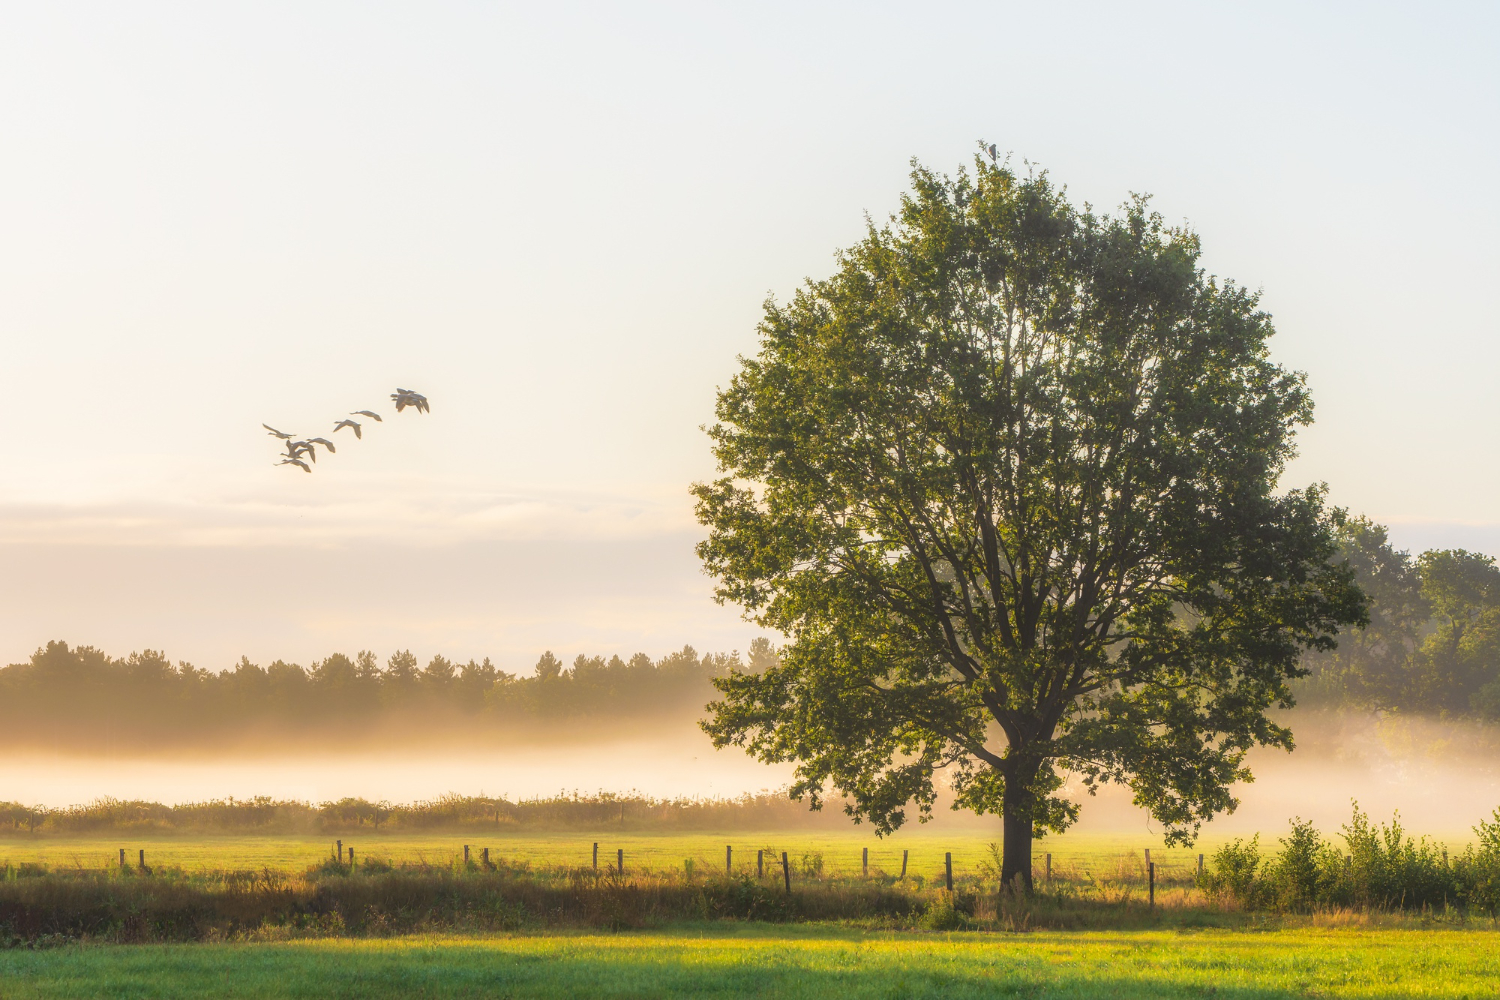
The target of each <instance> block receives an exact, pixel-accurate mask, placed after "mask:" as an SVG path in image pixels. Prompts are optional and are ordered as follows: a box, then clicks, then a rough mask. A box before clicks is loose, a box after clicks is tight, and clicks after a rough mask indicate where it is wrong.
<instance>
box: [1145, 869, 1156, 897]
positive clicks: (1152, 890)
mask: <svg viewBox="0 0 1500 1000" xmlns="http://www.w3.org/2000/svg"><path fill="white" fill-rule="evenodd" d="M1146 886H1147V888H1146V893H1147V897H1148V898H1149V899H1150V901H1151V905H1152V906H1155V905H1156V866H1155V865H1153V864H1148V865H1147V866H1146Z"/></svg>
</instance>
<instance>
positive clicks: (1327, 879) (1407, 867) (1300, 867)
mask: <svg viewBox="0 0 1500 1000" xmlns="http://www.w3.org/2000/svg"><path fill="white" fill-rule="evenodd" d="M1474 832H1475V835H1476V842H1475V843H1473V844H1471V845H1469V847H1468V848H1467V849H1466V850H1465V851H1464V853H1463V854H1461V855H1458V856H1456V857H1449V855H1448V852H1447V851H1446V850H1444V849H1442V848H1441V847H1439V846H1438V845H1437V844H1435V843H1433V842H1432V841H1431V840H1429V839H1428V838H1426V837H1412V836H1410V835H1409V834H1408V833H1407V832H1406V830H1405V829H1404V828H1403V827H1402V826H1401V822H1400V819H1399V817H1393V818H1392V820H1391V822H1390V823H1388V824H1375V823H1372V822H1371V821H1370V818H1369V816H1367V815H1366V814H1365V813H1364V812H1363V811H1361V810H1360V808H1359V806H1358V805H1357V804H1356V805H1355V807H1354V810H1353V815H1352V816H1351V818H1350V820H1349V822H1348V823H1347V824H1345V825H1344V827H1343V829H1342V832H1341V834H1340V835H1339V840H1341V841H1342V844H1340V843H1338V842H1336V841H1334V840H1332V839H1330V838H1328V837H1325V836H1324V835H1323V834H1321V833H1320V832H1319V831H1317V830H1316V829H1314V828H1313V825H1312V824H1311V823H1308V822H1302V821H1293V823H1292V828H1291V831H1290V832H1289V833H1288V834H1287V836H1285V837H1283V838H1281V849H1280V851H1278V852H1277V853H1275V854H1274V855H1272V856H1270V857H1267V856H1265V855H1264V854H1263V853H1262V852H1261V849H1260V840H1259V837H1258V836H1257V837H1252V838H1251V839H1250V840H1248V841H1246V840H1235V841H1232V842H1231V843H1229V844H1226V845H1224V846H1223V847H1222V848H1220V849H1219V850H1218V851H1217V852H1216V853H1215V854H1214V855H1213V858H1212V859H1211V861H1210V863H1209V864H1208V865H1207V866H1206V867H1205V869H1204V872H1203V874H1202V876H1201V877H1200V878H1199V880H1198V884H1199V886H1200V888H1202V889H1203V890H1204V891H1205V892H1207V893H1209V894H1210V895H1212V896H1215V897H1218V898H1219V899H1221V900H1224V901H1226V902H1230V903H1233V904H1234V905H1237V906H1240V907H1243V908H1245V909H1269V910H1275V911H1284V912H1308V911H1311V910H1315V909H1326V908H1330V907H1352V908H1356V909H1407V910H1410V909H1434V908H1444V907H1449V906H1458V907H1463V908H1466V909H1471V910H1478V911H1481V912H1485V913H1488V914H1489V915H1490V916H1492V917H1493V916H1495V915H1496V912H1497V910H1500V809H1497V810H1496V811H1495V813H1494V816H1493V818H1492V819H1491V820H1481V821H1480V823H1479V825H1478V826H1477V827H1475V828H1474Z"/></svg>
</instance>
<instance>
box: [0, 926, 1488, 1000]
mask: <svg viewBox="0 0 1500 1000" xmlns="http://www.w3.org/2000/svg"><path fill="white" fill-rule="evenodd" d="M1497 943H1500V942H1497V936H1496V935H1495V934H1494V933H1493V932H1488V931H1442V930H1437V931H1434V930H1425V931H1414V930H1377V929H1368V928H1353V929H1325V928H1301V929H1295V930H1276V931H1252V932H1246V931H1198V932H1182V931H1177V932H1160V931H1145V932H1091V933H1064V932H1050V933H1034V934H1023V935H1009V934H973V933H969V934H952V935H949V934H928V933H862V932H858V931H850V930H844V929H838V928H828V927H775V928H768V927H765V926H762V925H740V926H734V927H725V926H722V925H716V926H713V927H705V928H690V929H683V930H677V931H672V932H667V933H625V934H560V935H516V936H501V937H488V938H474V937H415V938H398V939H387V940H349V939H337V940H315V941H296V942H285V943H275V944H231V945H224V944H218V945H166V946H163V945H148V946H108V947H68V948H59V949H55V950H52V951H39V952H31V951H19V950H17V951H9V952H0V995H3V996H5V997H6V998H7V1000H23V998H52V997H78V996H110V997H160V998H175V997H197V996H220V997H245V998H248V997H336V996H358V997H411V996H423V997H433V998H441V997H470V996H497V997H498V996H512V997H579V996H589V997H634V998H646V997H690V996H691V997H752V996H754V997H785V998H801V997H807V998H814V997H818V998H822V997H829V996H837V997H839V998H841V1000H857V998H864V997H880V998H889V997H911V998H918V997H938V996H941V997H944V998H954V997H980V996H984V997H991V996H1006V995H1019V996H1027V997H1077V998H1104V997H1110V998H1132V997H1178V996H1181V997H1189V996H1191V997H1199V996H1215V997H1232V998H1243V1000H1249V998H1260V997H1265V998H1273V997H1274V998H1290V997H1306V996H1326V997H1360V998H1395V997H1489V996H1494V995H1495V993H1496V992H1497V990H1500V948H1497V947H1496V944H1497Z"/></svg>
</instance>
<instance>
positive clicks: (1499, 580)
mask: <svg viewBox="0 0 1500 1000" xmlns="http://www.w3.org/2000/svg"><path fill="white" fill-rule="evenodd" d="M1338 537H1339V546H1340V551H1341V555H1342V557H1343V558H1344V559H1346V560H1347V561H1348V563H1349V565H1350V566H1351V567H1352V568H1353V569H1354V571H1355V577H1356V579H1357V580H1358V582H1359V585H1360V586H1361V587H1362V588H1363V589H1364V591H1365V593H1366V594H1367V595H1369V598H1370V624H1369V626H1368V627H1366V628H1363V629H1357V628H1356V629H1348V630H1346V631H1344V632H1343V633H1342V634H1341V635H1340V636H1339V644H1338V648H1337V649H1334V650H1330V651H1327V652H1315V653H1310V654H1308V655H1307V656H1305V657H1304V659H1303V665H1304V666H1305V667H1307V668H1308V669H1309V670H1310V674H1309V676H1308V677H1307V679H1306V680H1305V681H1303V682H1302V684H1301V691H1300V692H1299V693H1300V696H1301V700H1302V701H1303V703H1304V704H1322V705H1337V706H1347V707H1351V708H1360V709H1369V710H1374V711H1385V712H1400V713H1422V714H1429V715H1439V716H1446V717H1464V716H1468V717H1477V718H1482V719H1488V720H1491V721H1500V569H1497V568H1496V566H1495V560H1494V559H1493V558H1492V557H1491V556H1486V555H1481V554H1479V553H1477V552H1467V551H1464V550H1463V549H1433V550H1429V551H1427V552H1423V553H1422V554H1421V555H1420V556H1416V557H1413V556H1412V555H1411V554H1410V553H1408V552H1404V551H1398V550H1396V549H1395V548H1393V547H1392V546H1391V543H1390V538H1389V536H1388V533H1387V531H1386V529H1385V527H1384V526H1383V525H1379V524H1376V523H1374V522H1372V521H1370V520H1369V519H1368V518H1354V519H1351V520H1349V521H1347V522H1346V523H1345V524H1344V525H1343V526H1342V527H1341V528H1339V531H1338Z"/></svg>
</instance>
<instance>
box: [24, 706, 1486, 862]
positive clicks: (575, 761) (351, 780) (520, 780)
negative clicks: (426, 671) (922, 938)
mask: <svg viewBox="0 0 1500 1000" xmlns="http://www.w3.org/2000/svg"><path fill="white" fill-rule="evenodd" d="M1289 721H1290V722H1291V724H1292V727H1293V730H1294V732H1296V734H1297V737H1298V748H1297V750H1296V751H1295V752H1293V753H1291V754H1286V753H1282V752H1279V751H1258V752H1257V753H1256V754H1254V755H1253V757H1252V761H1251V767H1252V770H1253V771H1254V773H1255V778H1256V780H1255V781H1254V782H1253V783H1250V784H1245V785H1241V786H1239V787H1238V788H1237V789H1236V794H1237V795H1238V796H1239V798H1240V800H1241V805H1240V808H1239V809H1238V810H1236V811H1235V812H1234V813H1233V814H1229V815H1223V816H1220V817H1218V818H1216V819H1215V820H1214V821H1213V822H1211V823H1210V824H1208V825H1207V826H1206V827H1205V828H1204V834H1205V835H1206V836H1208V837H1211V838H1212V837H1217V836H1223V835H1246V834H1250V833H1256V832H1259V833H1261V834H1263V835H1264V837H1265V838H1266V839H1267V840H1269V841H1271V842H1272V843H1274V840H1275V838H1276V837H1279V836H1280V835H1282V833H1283V832H1284V831H1285V830H1286V828H1287V821H1288V820H1289V819H1291V818H1292V817H1296V816H1300V817H1302V818H1303V819H1309V820H1312V821H1314V822H1315V823H1316V824H1317V825H1318V826H1319V827H1320V828H1321V829H1323V830H1324V831H1325V832H1328V833H1335V832H1337V830H1338V829H1339V827H1340V826H1341V825H1342V824H1343V823H1345V822H1346V821H1347V820H1348V818H1349V814H1350V800H1351V799H1357V800H1358V801H1359V804H1360V807H1361V808H1363V809H1364V810H1365V811H1366V812H1368V813H1369V814H1370V815H1371V816H1373V817H1374V818H1376V819H1377V820H1382V821H1384V820H1388V819H1389V818H1390V817H1391V815H1392V813H1393V812H1395V811H1396V810H1399V811H1400V814H1401V819H1402V822H1403V823H1404V824H1405V825H1406V826H1407V828H1408V829H1410V830H1412V831H1414V832H1417V833H1430V834H1433V835H1435V836H1441V837H1445V838H1448V839H1450V840H1451V839H1466V838H1467V837H1468V835H1469V830H1470V828H1471V827H1472V826H1473V825H1474V824H1475V823H1477V822H1478V821H1479V820H1480V819H1483V818H1486V817H1488V816H1489V815H1490V813H1491V812H1492V811H1493V810H1494V809H1495V808H1496V807H1497V806H1500V752H1497V749H1496V748H1497V747H1500V731H1497V730H1496V729H1494V728H1493V727H1482V726H1472V725H1453V724H1447V723H1440V722H1436V721H1433V720H1424V719H1391V718H1387V719H1383V720H1382V719H1375V718H1373V717H1369V716H1361V715H1353V714H1339V713H1312V712H1308V713H1302V712H1297V713H1293V714H1292V716H1291V718H1290V720H1289ZM791 778H792V768H791V767H790V766H789V765H777V766H767V765H764V764H760V763H758V762H756V761H754V760H752V759H750V758H749V757H748V756H746V755H745V754H744V753H743V752H742V751H740V750H737V749H732V748H731V749H727V750H718V751H716V750H714V748H713V747H712V745H711V744H710V743H709V742H708V739H707V737H705V736H704V735H703V734H702V733H701V732H699V731H697V730H696V728H694V727H693V726H692V725H691V724H690V723H688V722H687V721H684V722H682V723H680V724H675V725H671V726H663V727H661V728H660V729H658V730H656V731H655V732H653V733H651V734H649V735H642V734H641V733H639V732H638V731H637V732H635V733H624V732H622V733H617V734H614V735H609V734H602V735H601V738H600V739H597V740H593V741H585V742H578V741H572V742H567V741H564V740H563V739H561V738H560V734H558V735H557V736H555V738H554V739H549V740H547V741H545V742H535V743H513V744H508V745H490V746H484V747H476V748H471V749H467V750H463V749H447V750H416V751H405V752H387V753H373V752H365V753H351V754H338V753H318V754H295V755H292V754H287V755H275V754H262V755H234V756H223V757H203V756H192V757H186V756H183V757H154V758H139V757H63V756H56V755H40V754H27V753H8V754H5V755H4V756H0V800H12V801H20V802H24V803H27V804H32V805H46V806H51V807H58V806H67V805H72V804H76V803H82V802H88V801H92V800H93V799H96V798H98V797H100V796H112V797H115V798H120V799H147V800H154V801H159V802H164V803H169V804H171V803H181V802H192V801H203V800H207V799H215V798H225V797H229V796H233V797H235V798H249V797H252V796H255V795H270V796H274V797H278V798H294V799H301V800H306V801H310V802H320V801H328V800H334V799H339V798H343V797H345V796H356V797H361V798H366V799H370V800H381V799H385V800H389V801H392V802H411V801H420V800H426V799H432V798H435V797H437V796H439V795H442V794H444V793H448V792H455V793H460V794H465V795H479V794H486V795H497V796H505V797H508V798H511V799H513V800H514V799H520V798H528V797H532V796H545V795H553V794H556V793H558V792H572V791H579V792H583V793H591V792H597V791H613V792H628V791H636V792H640V793H643V794H645V795H649V796H655V797H662V798H671V797H679V796H706V797H733V796H737V795H741V794H744V793H747V792H759V791H763V790H766V789H775V788H780V787H783V786H785V785H786V784H787V783H788V782H790V780H791ZM1068 792H1069V793H1071V794H1073V795H1075V796H1077V797H1078V798H1079V800H1080V801H1081V802H1082V803H1083V813H1082V818H1081V820H1080V822H1079V824H1078V825H1077V826H1076V827H1075V828H1074V832H1076V833H1079V834H1104V833H1117V834H1127V833H1128V834H1139V835H1140V836H1141V837H1142V838H1143V841H1144V842H1148V843H1149V842H1153V841H1159V838H1160V826H1159V824H1157V823H1155V822H1154V821H1152V820H1151V819H1150V817H1149V816H1148V815H1147V814H1146V813H1145V812H1144V811H1143V810H1140V809H1138V808H1136V807H1135V806H1133V805H1132V804H1131V803H1130V796H1129V792H1128V790H1124V789H1119V788H1105V789H1104V790H1102V791H1101V792H1100V794H1099V795H1097V796H1095V797H1092V798H1090V797H1089V796H1087V795H1086V794H1082V792H1081V789H1079V788H1078V787H1077V786H1076V785H1075V786H1070V787H1069V789H1068ZM936 822H937V824H938V825H939V826H941V827H952V828H959V827H963V828H986V829H988V828H996V827H997V826H998V822H997V821H996V820H995V819H994V818H991V817H981V818H975V817H971V816H968V815H967V814H954V813H951V812H948V811H947V810H940V811H939V815H938V817H937V820H936Z"/></svg>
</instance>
